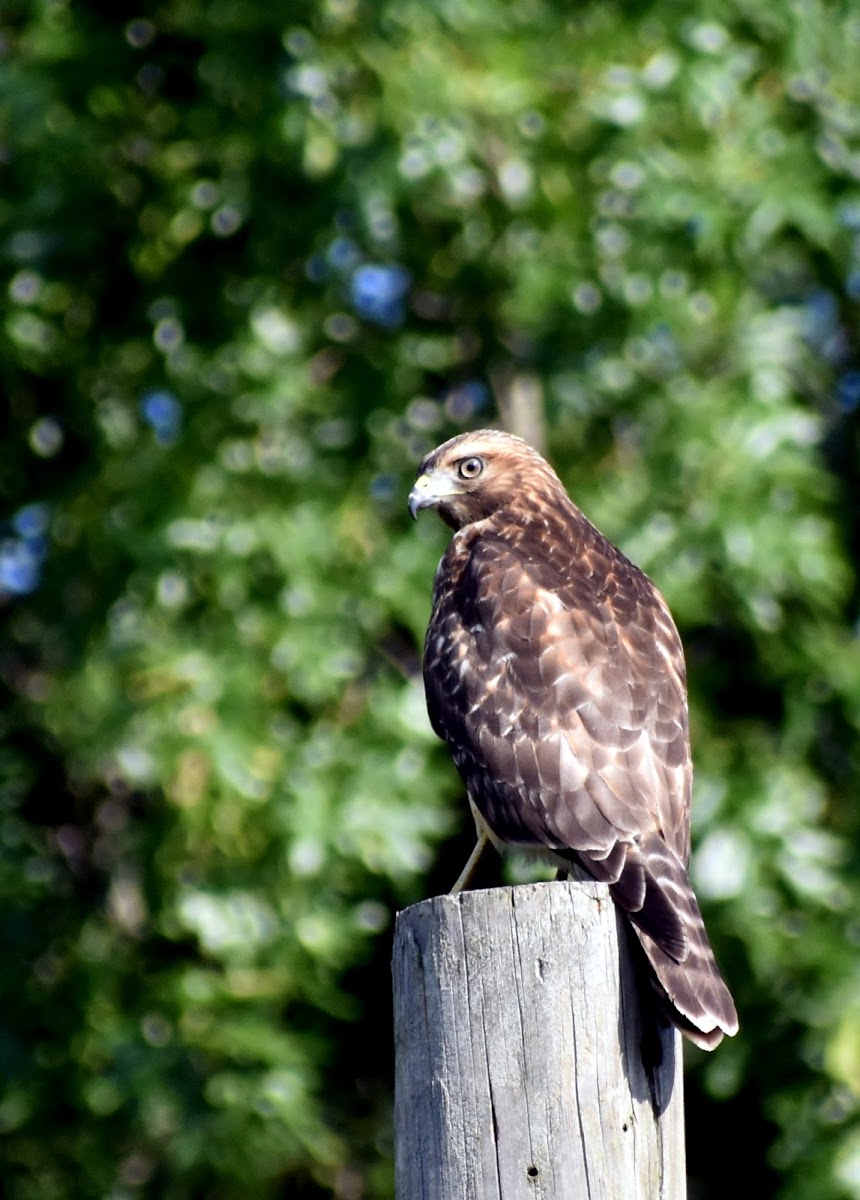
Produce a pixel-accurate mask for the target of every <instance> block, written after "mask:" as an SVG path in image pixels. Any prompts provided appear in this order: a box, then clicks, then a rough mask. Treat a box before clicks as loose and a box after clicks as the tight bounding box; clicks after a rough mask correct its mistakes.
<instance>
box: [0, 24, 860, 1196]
mask: <svg viewBox="0 0 860 1200" xmlns="http://www.w3.org/2000/svg"><path fill="white" fill-rule="evenodd" d="M0 55H2V57H0V179H2V186H0V270H2V297H0V317H2V323H0V374H2V384H3V393H4V396H5V407H4V417H3V420H4V429H3V438H2V442H0V519H2V521H3V529H2V531H0V619H2V622H3V627H4V629H3V640H2V650H0V677H2V688H3V711H2V716H0V721H2V726H0V728H2V735H3V741H2V747H0V894H2V909H0V913H2V917H0V936H2V948H3V957H4V961H5V964H6V969H5V971H4V973H3V981H2V983H0V998H2V1007H1V1008H0V1013H2V1015H0V1064H2V1071H0V1076H2V1085H0V1087H2V1091H0V1130H2V1134H3V1142H4V1152H3V1163H2V1167H0V1173H2V1178H3V1186H4V1193H5V1194H6V1195H8V1196H9V1197H10V1198H12V1200H36V1198H37V1197H38V1200H51V1198H53V1197H57V1198H60V1197H70V1196H75V1197H76V1198H80V1200H87V1198H89V1197H92V1198H96V1197H98V1198H107V1197H110V1198H111V1200H129V1198H133V1197H138V1196H147V1197H156V1196H157V1197H169V1198H175V1200H191V1198H194V1197H202V1196H206V1197H207V1200H208V1198H223V1200H234V1198H238V1197H240V1196H247V1195H254V1196H259V1197H275V1196H288V1195H289V1196H291V1197H308V1198H310V1197H322V1196H329V1195H330V1196H335V1197H339V1198H340V1200H357V1198H359V1197H367V1198H368V1200H383V1198H384V1197H389V1196H390V1195H391V1186H392V1185H391V1173H390V1092H389V1088H390V1075H391V1071H390V1049H389V1044H390V1029H389V1017H388V1004H389V999H388V988H389V981H388V974H387V965H386V960H387V953H388V945H389V939H390V929H391V918H392V913H393V911H394V909H395V908H396V907H397V906H398V905H402V904H404V903H407V902H410V901H413V900H416V899H418V898H420V897H422V896H423V895H426V894H427V893H428V891H431V890H434V889H439V888H442V887H444V886H446V885H447V884H448V883H449V882H450V880H452V879H453V878H454V877H455V875H456V873H457V871H458V870H459V867H460V865H461V863H460V862H459V861H458V855H459V852H460V850H461V848H462V846H463V845H465V844H466V843H467V841H468V836H467V830H466V826H467V825H468V821H467V818H466V815H465V812H464V806H463V804H462V798H461V796H460V794H459V788H458V786H457V783H456V779H455V777H454V773H453V769H452V768H451V766H450V764H449V762H448V761H447V758H446V755H445V752H444V750H443V749H442V747H441V746H440V745H438V744H437V743H436V741H435V739H434V738H433V736H432V734H431V732H430V730H429V727H428V724H427V721H426V717H425V715H424V708H423V697H422V692H421V685H420V682H419V681H418V680H417V678H416V674H415V671H416V665H417V654H418V648H419V647H420V642H421V637H422V634H423V628H424V624H425V621H426V618H427V614H428V608H429V591H430V584H431V579H432V572H433V567H434V563H435V559H436V557H437V556H438V553H439V551H440V549H441V547H442V546H443V544H444V540H445V535H444V532H443V531H442V530H441V528H439V529H437V528H436V527H435V525H434V523H433V522H432V521H430V520H429V519H426V520H424V521H422V522H420V523H419V525H418V526H417V528H412V527H408V526H409V522H408V519H407V517H406V514H405V508H404V504H405V496H406V492H407V490H408V485H409V482H410V480H411V478H412V474H413V470H414V465H415V463H416V461H417V459H418V457H419V456H420V454H421V453H422V451H424V450H425V449H427V448H428V447H429V446H430V445H431V444H433V443H435V442H437V441H439V440H441V439H442V438H443V437H444V436H447V435H449V434H451V433H453V432H455V431H456V430H458V429H462V428H467V427H471V426H474V425H478V424H481V423H492V422H493V421H495V420H497V419H498V418H497V413H496V409H495V404H496V403H497V402H498V403H501V404H502V405H503V407H504V406H505V404H506V403H507V402H508V401H509V400H510V397H511V395H512V394H513V393H514V392H516V391H517V389H519V390H520V391H522V390H523V389H524V388H525V390H526V391H528V392H529V394H530V395H532V397H534V396H538V397H539V398H540V399H541V400H542V406H543V411H544V414H545V429H546V433H547V440H548V448H549V452H550V455H551V457H552V459H553V461H554V462H555V463H556V465H557V466H558V468H559V470H560V473H561V474H562V476H563V477H564V478H565V479H566V481H567V482H568V484H569V485H570V488H571V491H572V493H573V495H574V497H575V498H576V499H577V501H578V502H579V503H580V505H581V506H582V507H583V508H584V509H585V510H586V512H587V513H588V514H589V515H590V516H591V517H592V518H593V519H594V520H596V521H597V523H598V524H599V525H600V526H601V528H603V529H604V530H605V532H606V533H607V534H609V535H610V536H611V537H612V538H613V539H614V540H615V541H617V542H618V543H620V544H621V546H622V547H623V548H624V549H625V550H626V551H627V552H628V553H629V554H630V555H631V557H633V558H634V559H635V560H636V561H637V562H639V563H640V564H641V565H642V566H643V567H644V568H645V569H646V570H647V571H648V572H649V573H650V574H651V575H652V576H653V577H654V578H655V580H656V581H657V582H658V584H659V585H660V587H661V588H662V590H663V591H664V592H665V594H666V596H667V598H668V600H669V602H670V605H671V606H672V608H673V610H674V612H675V614H676V616H677V619H678V622H679V625H680V627H681V630H682V634H683V636H684V639H685V643H686V646H687V649H688V657H689V665H690V676H691V707H692V716H693V725H694V750H695V756H696V762H697V769H698V774H697V789H696V814H695V823H696V835H697V837H696V847H697V848H696V852H695V857H694V875H695V878H696V882H697V887H698V890H699V893H700V895H701V897H702V900H703V907H704V908H705V910H706V917H707V919H708V923H709V927H710V929H711V930H712V932H713V938H714V941H715V943H716V945H717V949H718V953H719V956H720V957H721V959H722V961H723V963H724V966H725V968H726V973H727V975H728V977H729V979H730V981H731V984H732V986H733V989H734V991H735V993H736V996H737V999H738V1007H739V1009H740V1012H741V1020H742V1032H741V1034H740V1035H739V1037H738V1038H736V1039H734V1040H733V1041H731V1042H729V1043H726V1044H724V1046H723V1047H722V1048H721V1049H720V1050H719V1051H718V1052H717V1053H716V1054H714V1055H713V1056H711V1057H708V1058H706V1057H705V1056H704V1055H700V1054H699V1055H697V1054H691V1055H690V1059H689V1067H690V1070H689V1076H688V1098H687V1100H688V1102H687V1107H688V1116H689V1121H688V1124H689V1130H688V1140H689V1160H690V1174H691V1194H694V1195H695V1196H697V1197H701V1198H703V1200H705V1198H710V1197H716V1196H719V1195H722V1194H724V1192H725V1190H726V1187H727V1186H735V1185H736V1172H737V1161H738V1160H737V1158H736V1156H734V1155H726V1153H725V1145H727V1144H730V1145H733V1146H736V1147H737V1148H738V1154H739V1155H742V1156H743V1158H744V1159H745V1160H747V1162H748V1163H750V1165H749V1167H748V1168H746V1169H745V1178H747V1179H748V1181H749V1182H750V1186H751V1188H752V1190H754V1191H756V1193H757V1194H758V1195H762V1196H766V1195H770V1196H775V1197H776V1196H778V1197H780V1198H782V1200H813V1198H814V1200H836V1198H837V1197H860V1121H858V1106H860V1101H858V1096H860V954H858V946H860V919H858V916H857V913H858V904H860V884H858V866H860V861H858V859H859V858H860V856H858V809H857V804H856V796H857V791H858V783H860V752H858V729H860V651H858V640H857V627H856V621H857V616H858V612H857V607H858V577H857V551H858V545H860V519H859V518H860V505H858V486H860V471H858V412H860V340H859V339H858V333H857V329H858V318H860V72H858V70H857V62H858V58H860V14H858V10H857V8H856V6H854V5H851V4H847V5H840V4H836V3H824V2H818V0H797V2H796V3H791V4H784V5H774V4H772V3H770V2H768V0H706V2H705V3H699V4H695V5H694V4H691V3H688V2H687V3H685V2H682V0H653V3H650V4H647V3H646V4H631V3H623V2H621V0H615V2H612V0H603V2H601V3H599V4H598V3H583V4H578V5H567V4H562V3H557V2H555V0H456V3H455V2H454V0H450V2H449V0H434V2H433V3H428V0H397V2H396V3H395V2H394V0H387V2H386V0H380V2H379V3H370V0H322V2H320V3H311V2H309V0H291V3H290V4H288V5H284V6H279V5H273V4H263V3H260V2H255V0H216V2H214V3H206V4H204V3H202V2H201V0H164V2H163V3H161V4H144V5H141V6H140V7H139V8H135V7H133V6H128V5H126V4H125V3H124V2H123V0H120V2H119V3H115V4H112V5H106V4H97V3H85V2H84V0H81V2H80V3H72V2H71V0H68V2H63V0H34V2H33V3H29V2H28V3H25V2H24V0H18V2H17V3H16V0H6V3H5V4H4V6H3V8H2V12H0ZM506 411H507V410H506ZM458 830H462V831H463V834H462V838H460V837H459V836H458ZM510 870H512V871H514V872H515V873H516V871H517V868H516V867H515V866H514V867H512V868H510ZM729 1181H731V1183H729Z"/></svg>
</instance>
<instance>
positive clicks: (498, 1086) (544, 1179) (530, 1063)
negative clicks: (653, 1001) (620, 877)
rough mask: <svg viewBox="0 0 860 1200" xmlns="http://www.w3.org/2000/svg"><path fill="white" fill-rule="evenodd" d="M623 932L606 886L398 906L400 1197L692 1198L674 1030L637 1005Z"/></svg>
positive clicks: (557, 886)
mask: <svg viewBox="0 0 860 1200" xmlns="http://www.w3.org/2000/svg"><path fill="white" fill-rule="evenodd" d="M628 938H629V934H628V932H627V930H626V927H625V925H624V922H623V920H622V918H620V917H619V916H618V914H617V910H616V907H615V905H614V904H613V903H612V900H611V899H610V896H609V892H608V889H607V887H606V886H605V885H603V884H597V883H578V882H577V883H570V882H568V883H562V882H555V883H540V884H532V885H526V886H521V887H515V888H494V889H492V890H489V891H477V892H465V893H462V894H460V895H457V896H440V897H436V898H434V899H432V900H426V901H424V902H423V903H421V904H416V905H414V906H413V907H411V908H409V909H407V910H406V911H404V912H402V913H400V915H399V916H398V919H397V925H396V929H395V939H394V961H393V972H394V1030H395V1052H396V1085H395V1086H396V1128H395V1160H396V1195H397V1200H532V1198H540V1200H580V1198H582V1200H610V1198H611V1200H682V1197H684V1195H685V1192H686V1188H685V1178H684V1142H683V1136H684V1135H683V1087H682V1075H681V1048H680V1035H679V1034H677V1033H676V1031H674V1030H673V1029H671V1028H669V1027H668V1026H666V1025H660V1026H659V1028H658V1024H657V1021H658V1019H657V1017H656V1015H655V1013H654V1011H653V1009H652V1007H651V1006H650V1005H648V1004H646V1006H645V1010H644V1017H643V1012H642V999H643V998H642V996H641V995H640V986H641V984H640V981H639V979H638V977H637V976H636V974H635V972H634V969H633V965H632V957H631V956H632V949H631V945H630V942H629V940H628ZM645 986H646V987H647V984H646V985H645ZM646 1000H647V997H646ZM643 1021H644V1026H643ZM643 1029H644V1031H645V1033H646V1040H647V1037H648V1036H649V1035H650V1039H651V1040H650V1045H651V1053H652V1054H653V1053H654V1049H655V1047H658V1046H659V1047H660V1048H661V1050H658V1053H660V1052H662V1063H661V1064H660V1065H659V1066H657V1067H651V1068H650V1069H647V1068H646V1066H645V1065H643V1058H642V1040H643ZM657 1039H659V1041H658V1040H657Z"/></svg>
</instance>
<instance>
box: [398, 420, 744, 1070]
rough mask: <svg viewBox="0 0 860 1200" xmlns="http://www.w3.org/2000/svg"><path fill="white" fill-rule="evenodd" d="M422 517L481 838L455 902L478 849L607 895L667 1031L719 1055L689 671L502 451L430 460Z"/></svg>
mask: <svg viewBox="0 0 860 1200" xmlns="http://www.w3.org/2000/svg"><path fill="white" fill-rule="evenodd" d="M422 508H435V509H436V510H437V511H438V513H439V515H440V516H441V518H442V520H443V521H445V523H446V524H447V525H449V526H450V527H451V529H453V530H454V536H453V537H452V539H451V542H450V544H449V546H448V549H447V551H446V552H445V554H444V556H443V558H442V560H441V562H440V563H439V567H438V570H437V572H436V578H435V581H434V584H433V612H432V616H431V618H430V624H429V626H428V629H427V638H426V642H425V647H424V685H425V691H426V695H427V708H428V712H429V715H430V721H431V724H432V725H433V728H434V730H435V731H436V733H437V734H438V735H439V736H440V737H441V738H443V739H444V740H445V741H446V742H447V744H448V747H449V749H450V751H451V755H452V757H453V759H454V763H455V765H456V767H457V770H458V771H459V773H460V775H461V777H462V779H463V782H464V783H465V785H466V788H467V791H468V794H469V801H470V804H471V807H472V811H473V814H474V817H475V823H476V826H477V831H478V843H477V845H476V847H475V850H474V851H473V853H472V855H471V857H470V859H469V862H468V863H467V864H466V868H465V869H464V871H463V874H462V875H461V877H460V879H459V880H458V881H457V884H455V890H459V889H460V888H461V887H463V886H465V885H466V883H467V882H468V879H469V877H470V875H471V873H472V871H473V869H474V866H475V864H476V863H477V860H478V858H479V857H480V855H481V853H482V852H483V850H484V849H485V847H486V845H487V843H488V842H490V843H492V844H493V845H495V846H496V848H497V849H501V848H502V847H514V848H518V849H526V850H531V851H537V852H538V853H540V854H541V855H543V856H544V857H548V858H549V859H550V860H551V861H554V862H555V864H556V865H557V866H559V867H560V868H561V870H562V871H563V872H566V871H568V870H570V869H571V867H578V868H581V869H584V870H585V872H587V874H588V876H590V877H591V878H593V879H596V880H598V881H600V882H604V883H607V884H608V885H609V889H610V892H611V895H612V897H613V899H614V901H615V903H616V904H617V905H618V906H619V907H620V908H621V909H622V910H623V911H624V913H625V914H626V915H627V917H628V918H629V920H630V923H631V925H632V928H633V930H634V932H635V934H636V937H637V938H638V939H639V941H640V943H641V944H642V947H643V949H644V951H645V955H646V956H647V959H648V962H649V963H650V966H651V970H652V972H653V980H654V982H655V985H656V990H657V993H658V995H659V997H660V999H661V1002H662V1006H663V1007H664V1008H665V1010H666V1014H667V1016H668V1018H669V1020H671V1021H672V1023H673V1024H674V1025H676V1026H677V1027H678V1028H679V1029H680V1030H681V1031H682V1032H683V1033H684V1034H686V1035H687V1037H689V1038H690V1039H691V1040H692V1041H693V1042H695V1043H696V1044H697V1045H699V1046H702V1047H703V1048H705V1049H708V1050H710V1049H713V1048H714V1047H715V1046H716V1045H718V1044H719V1042H720V1041H721V1040H722V1037H723V1034H724V1033H725V1034H733V1033H736V1032H737V1028H738V1020H737V1013H736V1011H735V1006H734V1003H733V1001H732V997H731V995H730V993H729V990H728V988H727V987H726V984H725V983H724V981H723V978H722V976H721V975H720V972H719V968H718V967H717V964H716V962H715V960H714V955H713V951H712V950H711V946H710V943H709V942H708V936H707V933H706V932H705V926H704V923H703V921H702V915H701V913H700V911H699V906H698V903H697V902H696V897H695V895H694V893H693V889H692V887H691V885H690V880H689V878H688V875H687V866H688V863H689V858H690V792H691V785H692V764H691V759H690V744H689V735H688V727H687V726H688V721H687V688H686V671H685V667H684V655H683V650H682V648H681V642H680V638H679V636H678V631H677V630H676V628H675V624H674V622H673V620H672V617H671V615H670V613H669V609H668V608H667V606H666V603H665V601H664V600H663V597H662V596H661V595H660V593H659V592H658V591H657V589H656V588H655V587H654V585H653V583H651V581H650V580H649V579H648V578H647V576H645V575H644V574H643V573H642V571H640V570H639V569H638V567H635V566H634V565H633V563H631V562H630V561H629V560H628V559H627V558H625V557H624V555H623V554H622V553H621V552H620V550H617V549H616V548H615V546H613V545H612V544H611V542H609V541H607V539H606V538H605V537H603V535H602V534H601V533H600V532H599V531H598V530H597V529H596V528H595V527H594V526H593V525H592V524H591V522H590V521H588V520H587V518H586V517H585V516H584V515H583V514H582V513H581V512H580V510H579V509H578V508H577V507H576V505H575V504H574V503H573V502H572V501H571V500H570V498H569V497H568V495H567V493H566V491H565V489H564V487H563V485H562V483H561V481H560V479H559V478H558V476H557V475H556V473H555V472H554V471H553V469H552V468H551V467H550V465H549V464H548V463H547V462H546V461H545V460H544V459H543V458H542V457H541V456H540V455H539V454H538V453H537V451H536V450H533V449H532V448H531V447H530V446H529V445H528V444H527V443H526V442H524V441H522V440H521V439H520V438H517V437H513V436H512V435H510V434H507V433H502V432H500V431H498V430H492V429H484V430H480V431H479V432H476V433H465V434H461V435H459V436H458V437H454V438H451V440H450V441H447V442H445V443H444V444H443V445H441V446H439V447H438V448H437V449H436V450H434V451H433V452H432V453H431V454H429V455H428V456H427V457H426V458H425V459H424V461H423V462H422V464H421V466H420V468H419V472H418V479H417V481H416V483H415V486H414V487H413V489H412V491H411V492H410V494H409V510H410V512H411V514H412V516H413V517H417V515H418V510H419V509H422Z"/></svg>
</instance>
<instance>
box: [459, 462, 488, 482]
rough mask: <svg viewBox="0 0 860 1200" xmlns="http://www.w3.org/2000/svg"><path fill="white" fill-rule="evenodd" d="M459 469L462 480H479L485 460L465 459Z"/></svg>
mask: <svg viewBox="0 0 860 1200" xmlns="http://www.w3.org/2000/svg"><path fill="white" fill-rule="evenodd" d="M457 469H458V471H459V472H460V478H461V479H477V478H478V476H479V475H480V474H481V472H482V471H483V469H484V460H483V459H481V458H464V459H463V461H462V462H461V463H460V465H459V467H458V468H457Z"/></svg>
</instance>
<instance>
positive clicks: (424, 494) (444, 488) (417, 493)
mask: <svg viewBox="0 0 860 1200" xmlns="http://www.w3.org/2000/svg"><path fill="white" fill-rule="evenodd" d="M462 494H463V489H462V487H460V486H459V484H458V483H457V482H456V480H454V479H452V478H451V477H450V475H449V474H448V472H447V471H433V472H429V471H428V472H427V474H426V475H419V476H418V478H417V479H416V480H415V486H414V487H413V489H412V491H411V492H410V493H409V511H410V513H411V514H412V519H413V521H414V520H415V519H416V518H417V516H418V512H419V509H422V508H436V507H437V506H438V505H439V504H441V503H442V501H443V500H449V499H450V498H451V496H462Z"/></svg>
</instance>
